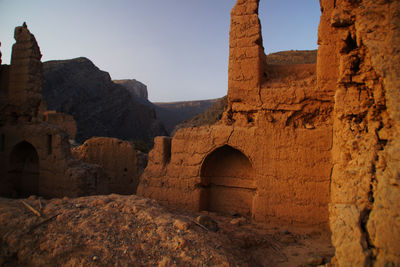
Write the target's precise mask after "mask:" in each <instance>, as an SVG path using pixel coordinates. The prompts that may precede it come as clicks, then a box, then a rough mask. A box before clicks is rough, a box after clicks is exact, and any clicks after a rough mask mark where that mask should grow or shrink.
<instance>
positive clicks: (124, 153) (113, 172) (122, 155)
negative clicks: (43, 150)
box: [73, 137, 139, 194]
mask: <svg viewBox="0 0 400 267" xmlns="http://www.w3.org/2000/svg"><path fill="white" fill-rule="evenodd" d="M73 154H74V156H75V157H76V158H78V159H80V160H83V161H84V162H87V163H92V164H98V165H100V166H101V167H102V168H103V169H104V171H105V174H106V175H107V177H108V181H109V182H108V184H109V185H108V186H109V192H110V193H116V194H135V193H136V188H137V185H138V183H139V177H138V174H137V167H136V151H135V147H134V145H133V144H132V143H131V142H128V141H122V140H119V139H116V138H109V137H93V138H90V139H88V140H86V141H85V142H84V143H83V144H82V145H81V146H79V147H76V148H74V149H73Z"/></svg>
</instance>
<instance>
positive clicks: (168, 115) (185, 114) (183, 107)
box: [154, 99, 218, 133]
mask: <svg viewBox="0 0 400 267" xmlns="http://www.w3.org/2000/svg"><path fill="white" fill-rule="evenodd" d="M217 100H218V99H211V100H198V101H182V102H166V103H154V105H155V106H156V113H157V117H158V118H159V119H160V120H161V121H162V123H163V124H164V126H165V128H166V129H167V131H168V132H169V133H172V131H173V129H174V128H175V126H176V125H177V124H179V123H181V122H183V121H185V120H189V119H190V118H192V117H193V116H195V115H197V114H199V113H201V112H203V111H205V110H206V109H208V108H209V107H211V106H212V105H213V104H214V103H215V102H216V101H217Z"/></svg>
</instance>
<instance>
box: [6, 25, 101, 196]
mask: <svg viewBox="0 0 400 267" xmlns="http://www.w3.org/2000/svg"><path fill="white" fill-rule="evenodd" d="M14 37H15V40H16V43H15V44H14V46H13V50H12V57H11V65H10V66H7V65H2V66H1V69H0V78H1V80H0V92H1V93H0V111H1V112H0V114H1V115H0V195H1V196H6V197H27V196H30V195H41V196H45V197H57V196H58V197H61V196H70V197H73V196H81V195H90V194H98V193H107V192H108V181H107V178H106V177H105V175H104V174H103V170H102V169H101V167H100V166H98V165H91V164H86V163H83V162H80V161H78V160H75V159H73V158H72V157H71V155H70V145H69V142H68V138H69V137H68V134H67V133H66V132H65V131H63V130H62V129H60V128H59V127H57V126H55V125H53V124H50V123H47V122H45V121H44V120H43V119H44V112H45V110H44V107H45V106H46V105H45V104H44V102H43V100H42V95H41V90H42V63H41V61H40V59H41V56H42V55H41V53H40V49H39V46H38V45H37V42H36V40H35V37H34V36H33V35H32V34H31V33H30V32H29V30H28V28H27V27H26V24H24V26H21V27H17V28H16V29H15V33H14ZM48 121H49V120H48ZM49 122H50V121H49Z"/></svg>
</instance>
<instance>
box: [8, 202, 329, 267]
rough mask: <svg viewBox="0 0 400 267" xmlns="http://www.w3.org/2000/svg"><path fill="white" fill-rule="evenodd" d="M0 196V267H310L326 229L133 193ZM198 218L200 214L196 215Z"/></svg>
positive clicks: (325, 250) (322, 256)
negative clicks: (252, 219) (193, 208)
mask: <svg viewBox="0 0 400 267" xmlns="http://www.w3.org/2000/svg"><path fill="white" fill-rule="evenodd" d="M23 201H25V202H26V203H27V204H29V205H30V206H31V207H33V208H34V209H35V210H37V211H39V212H40V215H41V216H40V217H39V216H38V215H35V214H34V212H32V211H31V210H29V209H28V208H27V207H26V206H25V205H24V204H23V203H22V201H21V200H19V199H5V198H0V266H316V265H320V264H326V263H327V262H329V260H330V259H331V257H332V256H333V254H334V249H333V247H332V246H331V242H330V233H329V232H328V231H326V230H325V231H324V230H319V229H305V228H298V227H297V228H294V227H292V228H283V227H280V226H276V225H275V226H273V225H265V224H255V223H249V222H248V221H247V220H246V219H245V218H240V217H235V216H222V215H217V214H214V213H207V212H202V213H188V212H182V211H176V210H169V209H167V208H165V207H162V206H160V205H158V204H157V203H156V202H155V201H154V200H149V199H144V198H140V197H137V196H120V195H109V196H91V197H82V198H76V199H68V198H63V199H51V200H43V199H41V200H40V201H39V199H38V198H36V197H34V196H31V197H30V198H28V199H24V200H23ZM199 216H200V218H199Z"/></svg>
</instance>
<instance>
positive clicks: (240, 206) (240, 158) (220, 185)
mask: <svg viewBox="0 0 400 267" xmlns="http://www.w3.org/2000/svg"><path fill="white" fill-rule="evenodd" d="M201 184H202V192H201V197H200V210H208V211H215V212H220V213H226V214H231V215H232V214H240V215H242V216H251V215H252V206H253V196H254V192H255V189H256V188H255V186H254V169H253V167H252V165H251V162H250V160H249V159H248V158H247V157H246V156H245V155H244V154H243V153H242V152H240V151H239V150H237V149H235V148H232V147H231V146H228V145H225V146H222V147H220V148H218V149H216V150H214V151H213V152H211V153H210V154H209V155H208V156H207V157H206V158H205V160H204V162H203V165H202V168H201Z"/></svg>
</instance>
